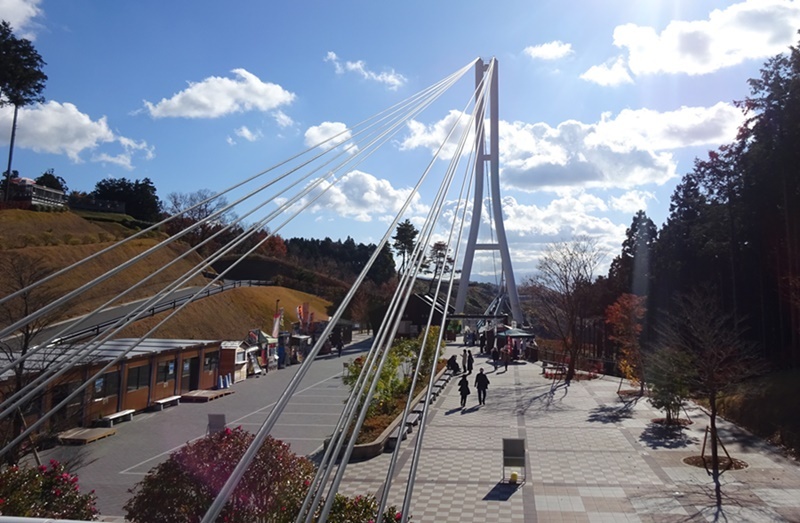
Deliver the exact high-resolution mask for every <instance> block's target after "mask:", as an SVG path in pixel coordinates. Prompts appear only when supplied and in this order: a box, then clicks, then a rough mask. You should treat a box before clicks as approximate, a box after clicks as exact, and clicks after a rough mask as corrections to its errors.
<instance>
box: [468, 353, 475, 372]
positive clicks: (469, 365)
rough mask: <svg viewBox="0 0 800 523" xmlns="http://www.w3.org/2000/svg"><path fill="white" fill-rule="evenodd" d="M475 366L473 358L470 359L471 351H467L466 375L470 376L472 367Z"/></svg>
mask: <svg viewBox="0 0 800 523" xmlns="http://www.w3.org/2000/svg"><path fill="white" fill-rule="evenodd" d="M474 364H475V358H473V357H472V351H471V350H468V351H467V375H470V374H472V366H473V365H474Z"/></svg>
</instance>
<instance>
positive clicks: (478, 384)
mask: <svg viewBox="0 0 800 523" xmlns="http://www.w3.org/2000/svg"><path fill="white" fill-rule="evenodd" d="M467 376H468V375H467V374H462V375H461V379H460V380H458V392H459V394H461V408H462V409H464V408H466V406H467V396H469V395H470V393H471V391H470V390H469V380H467ZM475 388H476V389H477V391H478V405H486V389H488V388H489V378H488V377H487V376H486V374H484V373H483V369H482V368H481V369H478V374H476V375H475Z"/></svg>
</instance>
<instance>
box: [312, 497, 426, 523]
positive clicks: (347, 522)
mask: <svg viewBox="0 0 800 523" xmlns="http://www.w3.org/2000/svg"><path fill="white" fill-rule="evenodd" d="M377 511H378V500H377V499H375V496H356V497H354V498H348V497H347V496H342V495H341V494H336V497H335V498H334V500H333V505H332V506H331V512H330V514H328V519H327V521H328V523H376V522H375V513H376V512H377ZM402 517H403V515H402V514H401V513H400V512H398V511H397V508H396V507H394V506H391V507H387V508H386V510H385V511H384V512H383V517H382V518H381V520H380V523H397V522H398V521H400V520H401V519H402ZM408 519H409V520H411V517H409V518H408Z"/></svg>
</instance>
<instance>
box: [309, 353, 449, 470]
mask: <svg viewBox="0 0 800 523" xmlns="http://www.w3.org/2000/svg"><path fill="white" fill-rule="evenodd" d="M446 371H447V368H446V367H445V368H443V369H442V370H441V371H439V373H438V374H436V379H435V380H434V383H436V381H438V380H439V378H441V377H442V375H444V373H445V372H446ZM427 391H428V389H427V387H426V389H425V390H423V391H422V392H420V393H419V394H417V396H416V397H415V398H414V400H413V401H412V403H411V405H412V409H413V406H414V405H417V404H418V403H419V402H421V401H422V399H423V398H424V397H425V394H426V393H427ZM409 415H411V412H409ZM402 419H403V414H402V413H400V415H399V416H397V417H396V418H395V419H394V421H392V422H391V423H390V424H389V426H388V427H386V429H385V430H384V431H383V432H381V435H380V436H378V437H377V438H375V440H374V441H371V442H369V443H360V444H357V445H355V446H353V452H352V453H351V454H350V460H349V461H348V463H352V462H355V461H364V460H367V459H372V458H374V457H375V456H380V455H381V454H382V453H383V451H384V450H385V449H386V442H387V441H388V440H389V437H390V436H391V435H392V433H393V432H394V431H395V429H396V428H397V427H398V425H400V421H402ZM329 443H330V438H325V443H324V448H325V449H327V448H328V444H329ZM341 457H342V455H341V454H340V455H339V458H341Z"/></svg>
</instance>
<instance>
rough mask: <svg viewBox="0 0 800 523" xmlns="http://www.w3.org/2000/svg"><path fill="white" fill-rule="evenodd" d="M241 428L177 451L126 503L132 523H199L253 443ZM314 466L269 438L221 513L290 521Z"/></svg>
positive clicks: (246, 519) (246, 520)
mask: <svg viewBox="0 0 800 523" xmlns="http://www.w3.org/2000/svg"><path fill="white" fill-rule="evenodd" d="M253 437H254V436H253V435H252V434H251V433H249V432H246V431H244V430H242V429H241V428H236V429H233V430H231V429H225V430H224V431H221V432H218V433H216V434H213V435H210V436H208V437H205V438H202V439H199V440H197V441H194V442H192V443H189V444H188V445H186V446H184V447H182V448H181V449H180V450H178V451H176V452H174V453H172V454H171V455H170V457H169V459H167V461H165V462H164V463H161V464H160V465H158V466H156V467H155V468H153V470H151V471H150V472H149V473H148V474H147V476H145V478H144V479H143V480H142V481H141V482H140V483H138V484H137V485H136V486H135V487H134V488H133V489H132V492H133V497H132V498H131V499H130V500H129V501H128V502H127V503H126V504H125V507H124V510H125V513H126V515H125V517H126V520H127V521H131V522H132V523H178V522H198V521H200V520H201V519H202V517H203V515H205V513H206V511H207V510H208V508H209V507H210V506H211V503H212V502H213V501H214V498H215V497H216V496H217V494H218V493H219V491H220V490H221V489H222V486H223V485H224V484H225V481H226V480H227V479H228V477H229V476H230V475H231V472H233V469H234V467H235V466H236V464H237V463H238V462H239V459H240V458H241V457H242V456H243V455H244V452H245V450H246V449H247V447H248V446H249V445H250V443H251V442H252V441H253ZM314 472H315V470H314V465H313V463H311V461H309V460H308V459H307V458H305V457H301V456H297V455H296V454H294V453H293V452H291V450H289V445H287V444H285V443H283V442H281V441H279V440H276V439H274V438H272V437H267V439H266V441H265V442H264V445H262V447H261V448H260V449H259V451H258V453H257V454H256V457H255V459H254V460H253V462H252V463H251V464H250V467H249V468H248V469H247V472H245V474H244V476H243V477H242V479H241V481H240V482H239V484H238V485H237V487H236V489H235V490H234V491H233V494H232V495H231V497H230V499H229V500H228V502H227V503H226V504H225V507H224V508H223V510H222V513H221V514H220V521H228V522H230V523H236V522H241V523H252V522H253V521H271V522H273V521H274V522H276V523H278V522H284V521H285V522H290V521H294V518H295V516H296V515H297V513H298V512H299V510H300V507H301V505H302V503H303V498H304V496H305V494H306V491H307V490H308V485H309V483H310V481H311V479H312V478H313V476H314Z"/></svg>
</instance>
